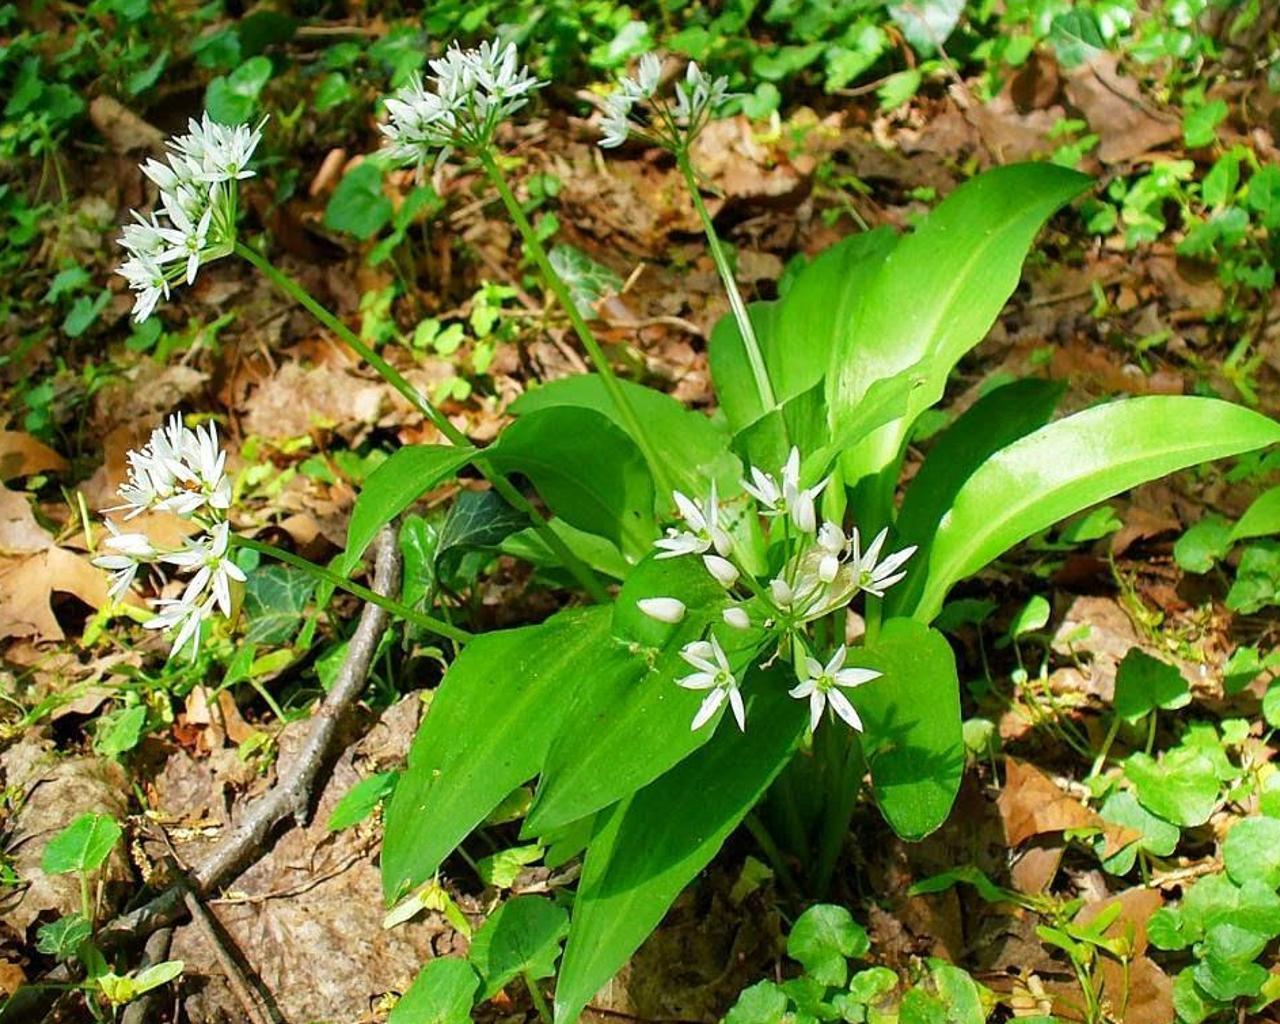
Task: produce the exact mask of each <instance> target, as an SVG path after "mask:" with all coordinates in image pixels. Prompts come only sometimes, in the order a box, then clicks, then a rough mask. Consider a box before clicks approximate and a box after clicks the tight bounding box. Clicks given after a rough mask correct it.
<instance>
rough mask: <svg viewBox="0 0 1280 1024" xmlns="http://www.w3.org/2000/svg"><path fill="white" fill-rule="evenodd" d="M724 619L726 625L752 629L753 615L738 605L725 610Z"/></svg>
mask: <svg viewBox="0 0 1280 1024" xmlns="http://www.w3.org/2000/svg"><path fill="white" fill-rule="evenodd" d="M724 621H725V624H726V625H729V626H732V627H733V628H734V629H750V628H751V617H750V616H749V615H748V614H747V613H746V610H745V609H743V608H741V607H740V606H738V605H735V606H734V607H732V608H726V609H725V610H724Z"/></svg>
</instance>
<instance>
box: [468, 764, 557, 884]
mask: <svg viewBox="0 0 1280 1024" xmlns="http://www.w3.org/2000/svg"><path fill="white" fill-rule="evenodd" d="M517 792H518V793H520V794H522V796H524V797H525V799H524V800H523V804H524V808H526V809H527V807H528V798H527V794H528V790H527V789H525V788H524V787H523V786H522V787H521V788H520V789H519V790H517ZM501 810H502V808H501V807H499V808H498V809H497V810H496V811H494V813H493V814H491V815H490V816H489V817H488V818H486V819H485V823H486V824H491V823H492V820H493V817H494V815H497V814H498V813H500V812H501ZM523 816H524V815H523V813H521V814H518V815H516V817H523ZM507 820H514V818H509V819H507ZM542 854H543V848H542V847H541V846H540V845H538V844H537V843H531V844H530V845H528V846H513V847H510V848H509V849H506V850H499V851H498V852H497V853H491V854H489V856H487V857H481V858H480V859H479V860H478V861H476V874H477V875H479V876H480V879H481V881H483V882H484V884H485V885H492V886H494V887H495V888H497V889H510V888H511V886H512V885H513V884H514V883H515V880H516V879H517V878H519V877H520V872H522V871H523V870H524V869H525V868H526V867H528V866H529V865H530V864H534V863H537V861H539V860H540V859H541V858H542Z"/></svg>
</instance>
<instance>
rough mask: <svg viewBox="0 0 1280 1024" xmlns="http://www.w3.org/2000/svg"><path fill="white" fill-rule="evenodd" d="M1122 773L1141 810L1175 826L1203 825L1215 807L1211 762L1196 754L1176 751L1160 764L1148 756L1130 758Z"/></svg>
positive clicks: (1213, 774)
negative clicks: (1131, 787) (1125, 776)
mask: <svg viewBox="0 0 1280 1024" xmlns="http://www.w3.org/2000/svg"><path fill="white" fill-rule="evenodd" d="M1124 773H1125V775H1127V776H1128V777H1129V781H1130V782H1132V783H1133V787H1134V791H1135V792H1136V793H1137V796H1138V800H1139V802H1141V804H1142V806H1143V807H1145V808H1146V809H1147V810H1149V811H1150V812H1151V813H1152V814H1156V815H1159V816H1160V817H1161V818H1164V819H1165V821H1171V822H1173V823H1174V824H1175V825H1184V826H1187V827H1193V826H1195V825H1203V824H1204V823H1205V822H1206V821H1208V820H1209V815H1211V814H1212V813H1213V809H1214V808H1215V807H1216V806H1217V804H1218V790H1219V784H1218V777H1217V775H1216V774H1215V773H1214V770H1213V762H1212V761H1210V760H1209V759H1208V758H1207V757H1205V755H1204V754H1201V753H1199V752H1198V751H1195V750H1190V749H1188V748H1185V747H1178V748H1176V749H1174V750H1171V751H1169V752H1167V753H1165V754H1164V755H1163V756H1162V757H1161V758H1160V760H1159V761H1156V760H1155V759H1154V758H1152V757H1151V756H1150V755H1148V754H1143V753H1137V754H1131V755H1130V756H1129V760H1128V761H1126V762H1125V766H1124Z"/></svg>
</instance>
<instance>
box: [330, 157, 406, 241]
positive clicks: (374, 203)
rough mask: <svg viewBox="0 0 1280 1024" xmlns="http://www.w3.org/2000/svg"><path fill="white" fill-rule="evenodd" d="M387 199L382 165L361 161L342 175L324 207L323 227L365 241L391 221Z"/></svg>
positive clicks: (373, 161) (390, 207) (370, 161)
mask: <svg viewBox="0 0 1280 1024" xmlns="http://www.w3.org/2000/svg"><path fill="white" fill-rule="evenodd" d="M391 214H392V205H391V199H390V197H388V196H387V194H386V193H385V192H384V191H383V190H382V168H381V167H379V166H378V163H377V161H375V160H365V161H364V162H363V163H361V164H359V165H358V166H356V167H353V168H352V169H351V170H349V171H348V172H347V173H346V174H344V175H343V176H342V180H341V181H339V182H338V187H337V188H336V189H334V190H333V195H332V196H330V197H329V202H328V204H327V205H326V206H325V208H324V226H325V227H327V228H328V229H329V230H330V231H344V232H346V233H347V234H349V235H354V236H355V237H356V238H358V239H360V241H362V242H367V241H368V240H369V239H370V238H372V237H373V236H374V235H376V234H377V233H378V232H379V231H381V230H382V229H383V228H385V227H386V226H387V225H388V224H390V223H391Z"/></svg>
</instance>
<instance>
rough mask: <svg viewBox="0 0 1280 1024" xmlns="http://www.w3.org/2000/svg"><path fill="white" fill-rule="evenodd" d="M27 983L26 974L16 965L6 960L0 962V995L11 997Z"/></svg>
mask: <svg viewBox="0 0 1280 1024" xmlns="http://www.w3.org/2000/svg"><path fill="white" fill-rule="evenodd" d="M26 982H27V974H26V972H25V971H24V970H23V969H22V968H21V967H20V966H19V965H18V964H13V963H10V962H9V961H8V960H0V995H3V996H5V997H6V998H7V997H8V996H11V995H13V994H14V993H15V992H17V991H18V989H19V988H21V987H22V986H23V985H25V984H26Z"/></svg>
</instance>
